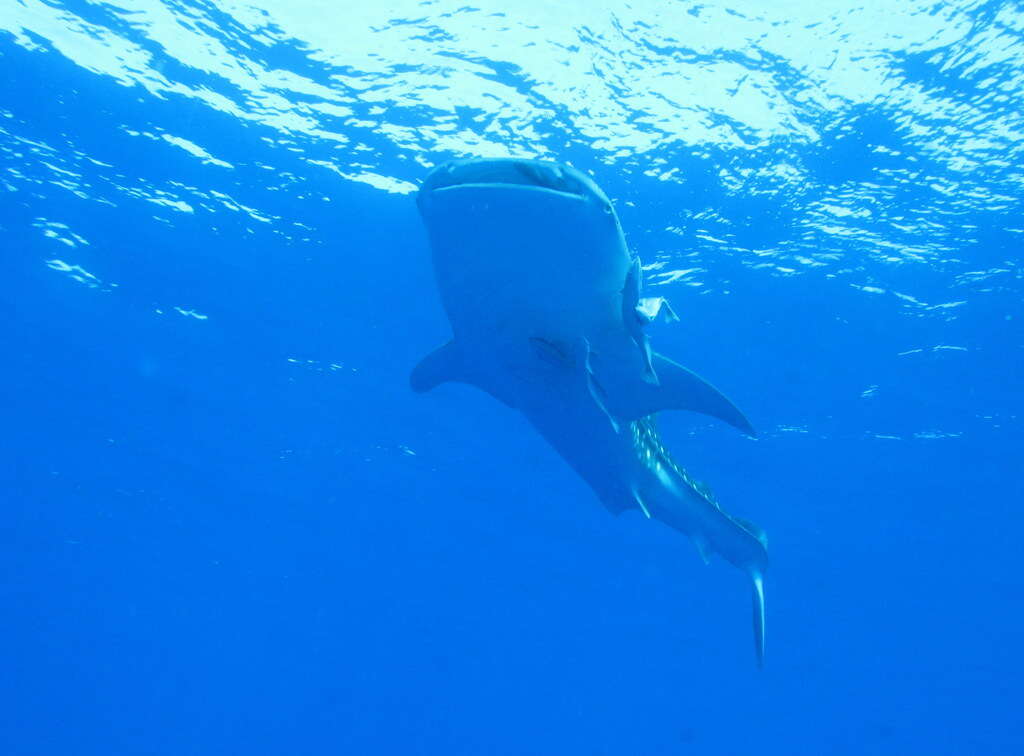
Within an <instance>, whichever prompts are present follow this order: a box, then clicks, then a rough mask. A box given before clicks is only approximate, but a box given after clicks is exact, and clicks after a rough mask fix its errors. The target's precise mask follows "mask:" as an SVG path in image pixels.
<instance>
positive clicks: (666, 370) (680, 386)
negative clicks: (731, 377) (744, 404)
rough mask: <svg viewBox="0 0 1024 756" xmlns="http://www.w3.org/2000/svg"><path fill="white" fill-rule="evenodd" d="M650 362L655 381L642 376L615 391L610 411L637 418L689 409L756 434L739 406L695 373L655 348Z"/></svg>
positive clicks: (620, 415) (748, 433)
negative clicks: (652, 382) (641, 380)
mask: <svg viewBox="0 0 1024 756" xmlns="http://www.w3.org/2000/svg"><path fill="white" fill-rule="evenodd" d="M652 363H653V365H654V367H655V368H656V369H657V371H658V372H657V375H658V384H657V385H653V384H651V383H649V382H648V381H646V380H644V381H643V382H638V383H634V384H633V385H632V386H630V387H629V388H628V390H623V391H619V392H617V393H618V394H620V395H618V396H615V401H614V402H612V406H610V407H609V409H611V411H612V412H614V413H615V414H616V415H618V416H619V417H621V418H623V419H628V420H638V419H639V418H641V417H646V416H647V415H652V414H654V413H655V412H661V411H663V410H689V411H691V412H700V413H701V414H703V415H710V416H711V417H716V418H718V419H719V420H722V421H723V422H726V423H729V425H731V426H733V427H734V428H738V429H739V430H741V431H743V432H744V433H746V434H747V435H750V436H756V435H757V431H755V430H754V427H753V426H752V425H751V424H750V421H749V420H747V418H746V416H745V415H744V414H743V413H742V412H740V410H739V408H738V407H737V406H736V405H735V404H733V403H732V402H731V401H729V399H728V397H726V396H725V395H724V394H723V393H722V392H721V391H719V390H718V389H716V388H715V387H714V386H712V385H711V384H710V383H708V382H707V381H705V380H704V379H703V378H701V377H700V376H699V375H697V374H696V373H694V372H692V371H690V370H687V369H686V368H684V367H683V366H682V365H680V364H679V363H677V362H674V361H672V360H670V359H669V358H668V357H664V356H662V355H660V354H658V353H657V352H655V353H654V354H653V358H652Z"/></svg>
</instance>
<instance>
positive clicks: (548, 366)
mask: <svg viewBox="0 0 1024 756" xmlns="http://www.w3.org/2000/svg"><path fill="white" fill-rule="evenodd" d="M417 202H418V204H419V208H420V212H421V214H422V216H423V220H424V223H425V224H426V227H427V231H428V234H429V238H430V244H431V249H432V252H433V261H434V267H435V272H436V274H437V284H438V289H439V291H440V294H441V300H442V303H443V305H444V307H445V310H446V312H447V314H448V317H449V320H450V322H451V326H452V331H453V339H452V340H451V341H450V342H449V343H448V344H446V345H444V346H443V347H441V348H439V349H438V350H436V351H435V352H433V353H431V354H430V355H428V356H427V357H426V358H424V360H423V361H422V362H421V363H420V364H419V365H418V366H417V367H416V368H415V370H414V371H413V374H412V378H411V384H412V387H413V389H414V390H416V391H427V390H429V389H431V388H433V387H434V386H436V385H438V384H439V383H442V382H446V381H458V382H462V383H467V384H470V385H473V386H476V387H478V388H480V389H482V390H484V391H486V392H487V393H489V394H491V395H492V396H494V397H495V398H497V399H499V400H500V401H502V402H504V403H505V404H507V405H508V406H510V407H513V408H515V409H517V410H519V411H520V412H522V413H523V415H524V416H525V417H526V418H527V420H529V422H530V423H531V424H532V425H533V426H534V428H536V430H537V431H538V432H539V433H540V434H541V435H542V436H543V437H544V438H545V439H547V441H548V442H549V443H550V444H551V446H552V447H554V449H555V450H556V451H557V452H558V453H559V454H560V455H561V456H562V457H563V458H564V459H565V460H566V462H568V463H569V465H571V466H572V468H573V469H574V470H575V471H576V472H577V473H578V474H579V475H580V476H581V477H582V478H583V479H584V480H585V481H586V482H587V483H588V484H589V485H590V486H591V488H592V489H593V490H594V492H595V493H596V494H597V496H598V498H599V499H600V501H601V502H602V503H603V504H604V505H605V506H606V507H607V508H608V509H610V510H611V511H612V512H615V513H619V512H622V511H624V510H626V509H631V508H635V509H639V510H640V511H642V512H643V513H644V514H645V515H646V516H647V517H650V518H654V519H657V520H661V521H662V522H665V523H666V524H668V525H670V526H672V527H673V528H675V529H677V530H680V531H682V532H683V533H685V534H686V535H688V536H689V537H690V538H691V539H692V540H693V542H694V543H695V544H696V546H697V548H698V550H699V551H700V553H701V555H702V556H703V557H704V558H705V559H707V558H708V557H709V555H710V554H711V553H717V554H720V555H721V556H722V557H724V558H725V559H726V560H727V561H729V562H730V563H732V564H733V565H735V566H736V567H739V568H740V569H742V570H743V571H744V572H746V573H747V574H748V575H749V577H750V580H751V586H752V593H753V602H754V631H755V649H756V653H757V658H758V662H759V663H760V662H762V660H763V657H764V611H765V609H764V606H765V605H764V587H763V576H764V572H765V570H766V568H767V564H768V556H767V549H766V542H765V538H764V534H763V533H762V532H761V531H760V529H758V528H757V527H756V526H754V525H752V524H751V523H748V522H746V521H744V520H741V519H740V518H737V517H733V516H731V515H729V514H727V513H726V512H724V511H723V510H722V509H721V507H719V505H718V504H717V502H716V501H715V499H714V497H713V496H712V495H711V493H710V491H709V490H708V489H707V487H706V486H704V485H703V484H701V483H699V482H698V481H695V480H694V479H692V478H691V477H690V476H689V475H688V473H687V472H686V471H685V470H683V469H682V468H681V467H680V466H679V465H677V464H676V463H675V462H674V461H673V460H672V458H671V457H670V456H669V454H668V452H667V451H666V450H665V449H664V448H663V446H662V445H661V441H660V438H659V436H658V433H657V429H656V425H655V417H654V416H655V413H657V412H660V411H663V410H672V409H681V410H690V411H695V412H701V413H704V414H707V415H711V416H714V417H717V418H719V419H721V420H723V421H725V422H727V423H729V424H731V425H733V426H735V427H737V428H739V429H740V430H742V431H744V432H746V433H749V434H751V435H753V433H754V431H753V428H752V427H751V426H750V423H749V422H748V421H747V419H746V418H745V417H744V416H743V414H742V413H741V412H740V411H739V410H738V409H737V408H736V407H735V405H733V404H732V402H730V401H729V400H728V399H727V398H726V397H725V396H724V395H722V394H721V393H720V392H719V391H718V390H717V389H715V388H714V387H713V386H711V385H710V384H709V383H707V382H706V381H704V380H703V379H701V378H700V377H698V376H697V375H695V374H694V373H692V372H690V371H689V370H687V369H686V368H683V367H682V366H680V365H678V364H676V363H675V362H673V361H672V360H669V359H668V358H666V357H663V356H662V355H659V354H657V353H656V352H653V351H652V350H651V347H650V343H649V339H648V336H647V334H646V333H645V326H646V325H647V323H649V322H650V321H651V320H653V319H654V318H655V317H658V316H659V314H663V315H666V316H668V317H670V318H674V313H672V311H671V308H668V307H666V306H665V305H666V303H665V302H664V300H662V299H660V298H654V299H645V298H643V297H641V285H642V282H641V278H642V275H641V268H640V264H639V260H637V259H636V257H635V256H634V255H632V254H631V253H630V251H629V249H628V248H627V246H626V243H625V239H624V237H623V234H622V230H621V228H620V226H619V221H618V218H617V217H616V215H615V212H614V210H613V208H612V205H611V203H610V202H609V200H608V198H607V197H606V196H605V195H604V193H603V192H602V191H601V190H600V189H599V188H598V187H597V186H596V185H595V184H594V182H593V181H592V180H591V179H589V178H588V177H586V176H584V175H583V174H581V173H579V172H578V171H576V170H574V169H572V168H569V167H567V166H564V165H559V164H555V163H545V162H538V161H528V160H471V161H463V162H458V163H450V164H447V165H444V166H441V167H439V168H437V169H435V170H434V171H433V172H431V174H430V175H429V176H428V178H427V179H426V181H425V182H424V184H423V187H422V188H421V189H420V193H419V195H418V198H417Z"/></svg>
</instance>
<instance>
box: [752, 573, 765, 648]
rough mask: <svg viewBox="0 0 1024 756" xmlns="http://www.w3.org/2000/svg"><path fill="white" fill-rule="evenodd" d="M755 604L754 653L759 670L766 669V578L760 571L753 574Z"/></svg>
mask: <svg viewBox="0 0 1024 756" xmlns="http://www.w3.org/2000/svg"><path fill="white" fill-rule="evenodd" d="M750 580H751V583H752V586H751V587H752V589H753V603H754V653H755V654H756V655H757V666H758V668H763V667H764V618H765V608H764V576H763V575H761V573H760V572H759V571H754V572H751V574H750Z"/></svg>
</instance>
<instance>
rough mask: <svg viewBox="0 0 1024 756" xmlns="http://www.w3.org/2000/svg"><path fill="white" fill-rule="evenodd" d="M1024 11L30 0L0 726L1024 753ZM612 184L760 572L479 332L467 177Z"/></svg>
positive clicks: (18, 147)
mask: <svg viewBox="0 0 1024 756" xmlns="http://www.w3.org/2000/svg"><path fill="white" fill-rule="evenodd" d="M1022 114H1024V9H1022V8H1021V7H1020V5H1019V4H1017V3H1011V2H958V3H935V2H918V1H917V0H907V2H903V3H899V4H894V3H889V2H882V0H877V1H875V2H866V3H858V4H852V5H851V4H849V3H841V2H836V1H834V0H817V1H816V2H809V1H804V0H794V2H787V3H778V4H775V3H771V4H769V3H763V2H755V1H754V0H748V1H744V0H727V2H725V3H716V2H706V3H697V2H673V3H664V2H660V1H658V0H631V2H621V1H620V2H611V1H610V0H597V1H595V2H587V3H583V2H579V3H568V2H567V3H558V4H556V3H548V2H540V1H539V0H517V1H516V2H511V1H510V0H506V1H505V2H501V1H500V0H478V1H477V2H474V3H473V4H472V5H465V4H462V3H460V2H449V1H448V0H426V1H424V2H421V1H418V0H388V1H387V2H381V3H356V2H351V1H350V0H337V2H324V1H323V0H221V1H219V2H211V1H207V0H179V1H171V0H162V1H161V0H114V1H112V2H99V0H66V1H62V2H58V1H57V0H3V1H2V3H0V240H2V250H3V261H4V268H3V271H4V272H3V286H2V293H0V316H2V326H0V343H2V345H3V355H4V362H3V371H2V373H0V389H2V396H3V404H2V406H3V411H2V418H3V433H2V434H0V459H2V462H0V470H2V473H3V475H2V480H3V484H4V485H3V491H4V501H5V508H4V509H5V517H4V523H5V524H4V525H3V527H2V528H0V534H2V536H0V538H2V540H0V595H2V603H3V606H4V612H3V623H2V626H0V753H3V754H12V755H14V756H30V755H31V756H34V755H36V754H76V755H77V754H160V755H163V754H169V755H170V754H173V755H175V756H177V755H179V754H319V753H343V754H392V753H394V754H446V755H454V754H496V755H497V754H608V755H611V754H616V755H618V754H652V755H653V754H680V753H681V754H707V755H714V754H743V753H755V752H756V753H759V754H786V755H787V756H790V755H793V754H825V753H828V754H907V753H927V754H1011V753H1021V752H1024V733H1022V730H1021V722H1020V704H1021V700H1022V696H1024V686H1022V683H1021V680H1022V679H1024V659H1022V656H1021V639H1022V633H1021V624H1022V621H1024V577H1022V573H1021V569H1020V565H1019V560H1020V557H1021V554H1022V551H1021V545H1020V544H1021V535H1020V534H1021V532H1022V530H1024V527H1022V526H1024V508H1022V502H1024V486H1022V483H1021V468H1022V464H1021V460H1022V420H1024V406H1022V393H1021V388H1022V378H1024V306H1022V292H1024V264H1022V254H1021V251H1022V243H1024V220H1022V217H1024V216H1022V210H1024V208H1022V198H1024V171H1022V165H1024V115H1022ZM473 156H486V157H502V156H519V157H531V158H546V159H552V160H559V161H562V162H567V163H570V164H572V165H574V166H576V167H577V168H579V169H581V170H583V171H585V172H587V173H589V174H590V175H591V176H593V177H594V179H595V180H596V181H597V182H598V183H599V184H600V185H601V186H602V187H603V188H604V189H605V191H606V192H607V193H608V194H609V196H610V197H611V198H612V199H613V201H614V203H615V206H616V209H617V212H618V214H619V216H620V218H621V221H622V225H623V227H624V229H625V232H626V235H627V239H628V241H629V243H630V245H631V247H632V248H633V249H634V250H635V251H636V252H637V253H638V254H639V255H640V256H641V258H642V259H643V260H644V262H645V264H646V268H645V272H646V286H647V287H648V291H649V292H652V293H655V294H659V295H663V296H665V297H668V298H669V299H670V300H671V302H672V304H673V306H674V308H675V310H676V312H678V313H679V315H680V317H681V322H680V323H677V324H673V325H655V326H653V338H654V340H655V342H656V345H657V347H658V349H659V350H660V351H661V352H663V353H666V354H669V355H671V356H673V357H674V358H675V359H677V360H679V361H680V362H682V363H684V364H686V365H687V366H689V367H691V368H693V369H694V370H697V371H698V372H700V373H701V374H702V375H704V376H706V377H708V378H709V379H710V380H712V381H713V382H714V383H715V384H716V385H718V386H719V387H720V388H722V389H723V390H724V391H725V392H726V393H727V394H728V395H729V396H730V397H731V398H732V399H733V400H734V401H736V402H737V404H738V405H739V406H740V407H741V408H742V409H743V410H744V411H745V412H746V414H747V415H748V416H749V417H750V418H751V420H752V421H753V423H754V424H755V425H756V426H757V428H758V429H759V431H760V437H759V438H758V439H757V440H756V441H753V440H750V439H747V438H744V437H742V436H741V435H740V434H738V433H736V432H735V431H734V430H732V429H730V428H727V427H725V426H724V425H722V424H716V423H714V422H713V421H711V420H708V419H706V418H703V417H700V416H697V415H685V414H682V413H673V414H666V415H664V416H663V418H662V421H661V428H662V432H663V434H664V435H665V437H666V440H667V441H668V443H669V445H670V446H671V447H672V448H673V450H674V452H675V455H676V457H677V458H678V459H679V460H680V461H681V462H682V463H684V464H685V465H686V467H687V468H688V469H690V470H691V471H692V472H693V473H694V474H695V475H697V476H698V477H700V478H701V479H703V480H706V481H707V482H708V483H709V484H710V485H711V486H712V488H714V490H715V491H716V492H717V495H718V497H719V499H720V500H721V501H722V502H723V505H724V506H725V508H726V509H728V510H729V511H733V512H736V513H738V514H741V515H743V516H744V517H748V518H750V519H752V520H754V521H756V522H757V523H759V524H760V525H761V526H762V527H764V528H765V530H766V531H767V533H768V538H769V551H770V554H771V559H772V567H771V572H770V575H769V578H768V590H769V607H768V610H769V616H768V653H767V663H766V666H765V669H764V670H762V671H758V670H757V668H756V665H755V664H754V660H753V653H752V650H751V647H750V646H751V644H750V637H749V636H750V617H749V611H750V610H749V597H748V593H747V591H748V589H747V586H746V584H745V581H744V579H743V577H742V576H741V575H739V574H738V573H737V572H735V571H734V570H732V569H731V568H729V567H728V566H727V565H725V564H724V563H723V562H722V561H721V560H716V561H714V562H713V563H712V565H711V566H710V567H705V566H704V565H703V564H702V562H701V560H700V558H699V557H698V556H697V554H696V552H695V550H694V548H693V547H692V545H691V544H690V543H689V542H688V541H687V540H686V539H685V538H683V537H682V536H681V535H679V534H678V533H675V532H672V531H670V530H669V529H667V528H665V527H662V526H660V525H657V524H654V523H651V522H649V521H647V520H645V519H644V518H643V517H642V516H634V515H635V513H627V514H624V515H622V516H620V517H613V516H611V515H610V514H609V513H608V512H607V511H606V510H605V509H604V508H603V507H602V506H601V505H600V504H599V503H598V502H597V501H596V499H595V498H594V497H593V495H592V494H591V492H590V491H589V490H588V489H587V488H586V487H585V486H584V484H583V483H582V482H581V481H580V480H579V479H578V478H576V477H575V476H574V475H573V473H572V471H571V470H570V469H569V468H568V467H567V466H566V465H565V464H564V463H563V462H562V460H561V459H559V458H558V457H557V456H556V455H555V454H554V453H553V452H552V451H551V450H550V449H549V448H548V447H547V446H545V445H544V443H543V441H541V440H540V439H539V438H538V437H537V436H536V435H535V434H534V433H533V431H532V430H531V429H530V428H529V427H528V426H527V424H526V423H525V422H523V420H522V419H521V418H520V417H519V416H518V415H516V414H515V413H514V412H513V411H511V410H509V409H508V408H506V407H504V406H502V405H500V404H498V403H497V402H494V401H493V400H491V399H490V398H488V397H487V396H485V395H483V394H481V393H478V392H474V391H473V390H472V389H469V388H467V387H459V386H444V387H441V388H439V389H437V390H436V391H435V392H433V393H431V394H428V395H425V396H417V395H415V394H413V393H412V392H410V390H409V388H408V373H409V370H410V369H411V367H412V366H413V365H415V364H416V362H417V361H418V360H419V359H420V358H421V357H422V356H423V355H424V354H425V353H427V352H428V351H429V350H431V349H433V348H434V347H436V346H438V345H439V344H441V343H443V342H444V341H445V340H446V339H447V338H449V330H448V322H447V320H446V318H445V316H444V313H443V311H442V309H441V306H440V303H439V301H438V298H437V292H436V289H435V285H434V279H433V273H432V270H431V263H430V256H429V249H428V246H427V240H426V238H425V235H424V232H423V229H422V227H421V223H420V220H419V217H418V216H417V213H416V206H415V202H414V198H415V190H416V187H417V186H418V183H419V182H420V181H421V180H422V179H423V177H424V176H425V175H426V174H427V172H428V171H429V169H430V168H431V167H433V166H435V165H437V164H439V163H441V162H444V161H446V160H450V159H453V158H462V157H473Z"/></svg>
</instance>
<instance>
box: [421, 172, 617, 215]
mask: <svg viewBox="0 0 1024 756" xmlns="http://www.w3.org/2000/svg"><path fill="white" fill-rule="evenodd" d="M416 202H417V204H418V205H419V209H420V213H421V214H422V215H423V218H424V220H425V221H426V223H427V225H428V226H429V225H430V223H431V220H432V218H433V217H434V216H435V215H437V214H443V213H445V212H447V211H448V210H450V209H452V208H453V207H455V206H460V205H462V206H465V205H468V204H472V205H473V206H474V207H475V208H476V209H478V210H479V209H484V210H486V209H487V208H488V207H496V206H500V207H497V209H499V210H502V211H505V210H507V208H508V205H510V204H515V205H516V206H518V207H520V208H521V209H522V210H523V211H524V212H529V209H530V208H536V207H542V208H543V212H545V213H556V214H559V215H562V214H564V215H565V216H568V217H572V218H574V219H576V220H583V221H586V222H589V223H596V224H598V225H603V226H605V227H609V226H611V227H614V228H615V230H616V231H618V228H619V226H618V219H617V218H616V216H615V211H614V209H613V208H612V203H611V202H610V201H609V199H608V197H607V195H605V193H604V192H603V191H601V189H600V187H598V185H597V184H595V183H594V181H593V179H591V178H590V177H589V176H586V175H584V174H583V173H581V172H580V171H578V170H576V169H575V168H570V167H569V166H566V165H560V164H558V163H551V162H544V161H541V160H520V159H515V158H492V159H475V160H458V161H454V162H451V163H445V164H443V165H440V166H438V167H437V168H435V169H434V170H433V171H431V173H430V174H429V175H428V176H427V178H426V180H425V181H424V182H423V186H421V187H420V192H419V195H418V196H417V198H416Z"/></svg>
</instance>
